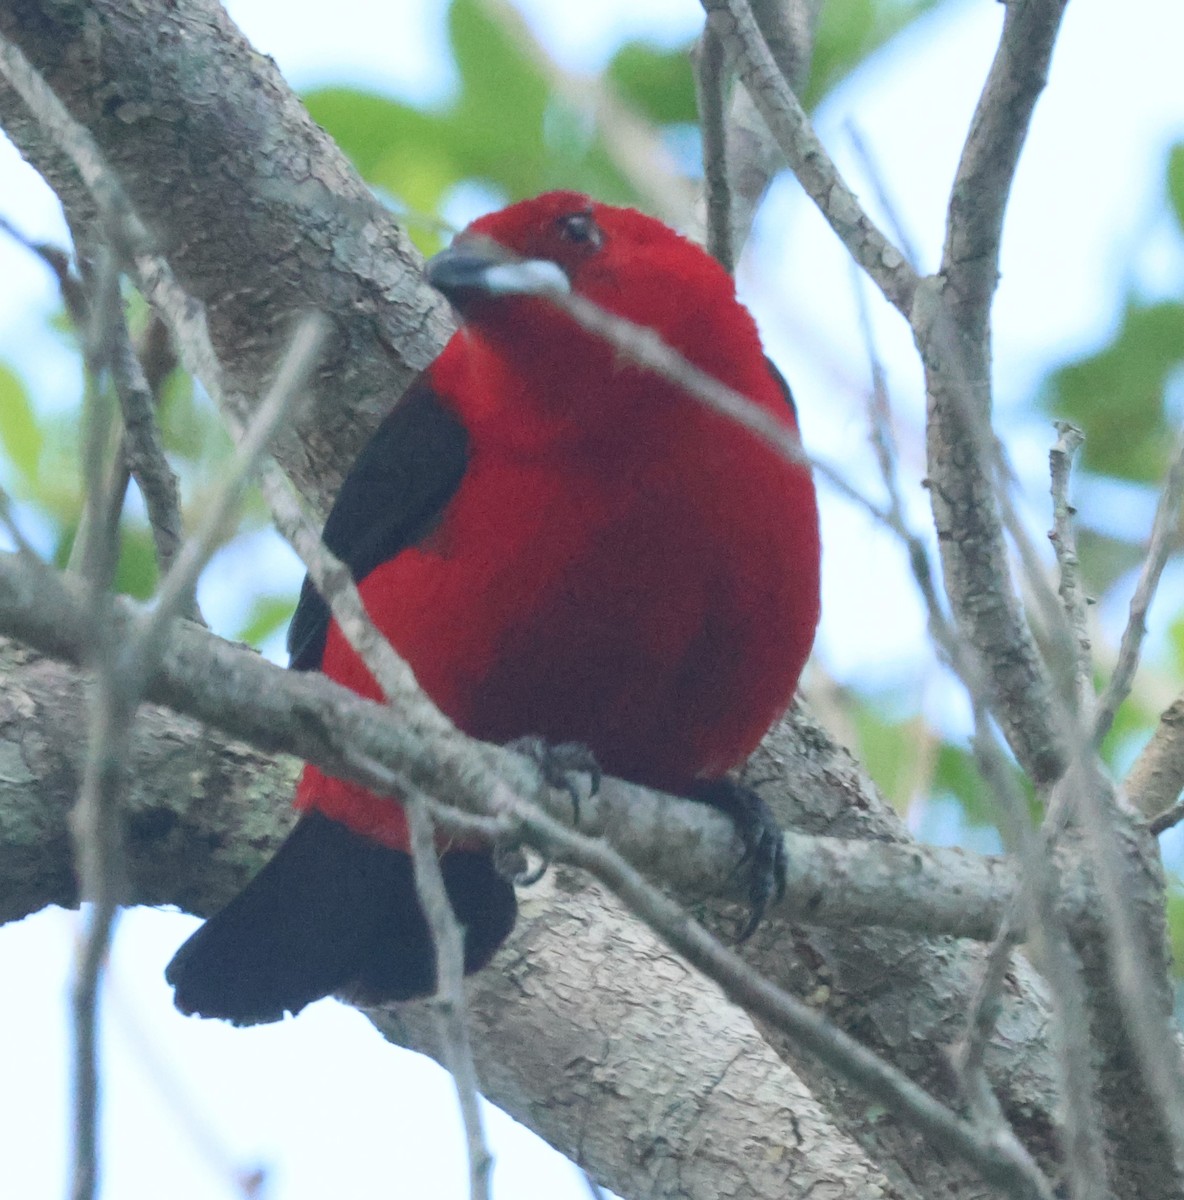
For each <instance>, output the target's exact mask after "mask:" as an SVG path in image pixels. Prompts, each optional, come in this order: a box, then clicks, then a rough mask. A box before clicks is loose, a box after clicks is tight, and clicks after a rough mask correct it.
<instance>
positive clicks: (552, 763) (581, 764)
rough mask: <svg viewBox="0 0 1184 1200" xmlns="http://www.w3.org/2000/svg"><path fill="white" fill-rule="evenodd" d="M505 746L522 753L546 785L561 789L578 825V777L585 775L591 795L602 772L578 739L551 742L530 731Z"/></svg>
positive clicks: (597, 784)
mask: <svg viewBox="0 0 1184 1200" xmlns="http://www.w3.org/2000/svg"><path fill="white" fill-rule="evenodd" d="M506 749H507V750H516V751H517V752H518V753H519V754H522V755H525V756H526V757H527V758H529V759H530V760H531V761H532V762H533V763H534V764H535V765H536V766H537V767H538V769H539V772H540V774H541V775H542V777H543V779H544V781H545V782H546V783H547V785H548V786H549V787H553V788H557V789H559V790H560V791H564V792H566V793H567V794H568V795H569V796H570V797H571V808H572V814H573V819H574V821H575V824H576V825H579V823H580V788H579V776H581V775H587V776H588V795H589V796H595V795H596V793H597V792H598V791H599V790H600V780H601V777H602V774H603V773H602V772H601V769H600V764H599V763H598V762H597V761H596V756H595V755H594V754H593V753H592V751H591V750H589V749H588V747H587V746H585V745H584V744H583V743H582V742H556V743H555V745H551V744H550V743H549V742H546V741H544V740H543V739H542V738H541V737H537V736H535V735H534V734H531V735H529V736H527V737H520V738H515V739H514V741H512V742H510V743H509V744H508V745H507V747H506Z"/></svg>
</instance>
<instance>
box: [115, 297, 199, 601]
mask: <svg viewBox="0 0 1184 1200" xmlns="http://www.w3.org/2000/svg"><path fill="white" fill-rule="evenodd" d="M116 335H117V336H116V341H115V353H114V354H113V356H112V360H111V379H112V382H113V383H114V384H115V394H116V395H117V396H118V397H119V407H120V410H121V412H122V413H123V446H122V457H123V461H124V463H125V464H126V466H127V469H128V470H129V471H130V472H131V474H132V478H133V479H134V480H135V481H136V486H137V487H139V489H140V495H141V496H143V497H144V507H145V508H146V509H147V510H148V524H149V527H150V528H151V530H152V539H153V541H154V542H155V544H156V560H157V563H158V565H159V568H160V574H161V576H162V577H163V576H165V575H167V574H168V572H169V569H170V568H171V567H172V565H173V559H174V557H175V556H176V554H177V550H178V548H179V547H180V545H181V538H182V536H183V526H182V521H181V497H180V490H179V489H178V487H177V477H176V475H174V474H173V470H172V468H171V467H170V466H169V463H168V459H167V457H166V456H165V452H164V443H163V442H162V440H161V437H160V430H159V428H158V427H157V424H156V401H155V397H154V396H153V394H152V389H151V387H150V386H149V384H148V380H147V379H146V378H145V375H144V369H143V367H142V366H141V364H140V359H139V356H138V355H137V354H136V351H135V347H134V346H133V345H132V340H131V335H130V334H129V332H128V328H127V321H126V320H125V319H124V318H123V315H122V313H121V314H120V316H119V321H118V326H117V329H116ZM187 610H188V611H187V612H186V613H185V615H186V616H190V617H193V616H195V615H196V607H195V604H194V602H193V601H192V600H190V601H189V603H188V605H187Z"/></svg>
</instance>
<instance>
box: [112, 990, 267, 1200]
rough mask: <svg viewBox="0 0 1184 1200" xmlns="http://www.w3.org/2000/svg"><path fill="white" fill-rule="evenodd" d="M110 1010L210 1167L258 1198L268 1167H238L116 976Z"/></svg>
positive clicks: (247, 1196)
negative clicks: (154, 1039) (150, 1034)
mask: <svg viewBox="0 0 1184 1200" xmlns="http://www.w3.org/2000/svg"><path fill="white" fill-rule="evenodd" d="M107 1000H108V1009H109V1012H110V1013H111V1016H112V1017H113V1018H114V1020H116V1021H117V1022H118V1023H119V1024H120V1026H121V1027H122V1032H123V1036H124V1037H125V1038H126V1039H127V1040H128V1042H129V1043H131V1047H132V1051H133V1053H134V1055H135V1058H136V1061H137V1064H138V1065H139V1066H140V1068H141V1069H142V1070H143V1071H144V1072H145V1074H146V1075H147V1076H148V1078H149V1080H150V1081H151V1083H152V1085H153V1087H155V1089H156V1091H157V1092H158V1093H159V1095H160V1097H161V1099H163V1101H164V1102H165V1104H166V1105H167V1106H168V1107H169V1108H170V1109H171V1110H172V1113H173V1116H174V1117H175V1118H176V1121H177V1124H178V1125H180V1126H181V1128H182V1129H184V1131H185V1132H186V1133H187V1134H188V1135H189V1139H190V1141H191V1142H192V1143H193V1146H194V1148H195V1149H196V1150H197V1152H198V1153H199V1154H200V1155H201V1157H202V1158H204V1159H205V1161H206V1162H207V1163H208V1164H209V1166H210V1167H211V1168H212V1169H213V1170H214V1171H216V1172H217V1173H218V1174H219V1175H221V1176H222V1178H223V1180H224V1181H225V1182H226V1183H227V1185H229V1186H230V1187H231V1188H234V1189H235V1190H236V1191H238V1192H239V1193H240V1194H241V1196H242V1200H257V1198H258V1197H260V1196H262V1195H263V1188H264V1186H265V1184H266V1182H267V1172H266V1170H265V1169H264V1168H263V1167H261V1166H257V1165H252V1166H239V1164H238V1163H237V1162H236V1161H235V1157H234V1154H233V1152H232V1151H231V1149H230V1147H229V1145H228V1144H227V1143H226V1142H225V1141H224V1140H223V1138H222V1137H221V1135H220V1134H219V1132H218V1130H217V1129H216V1128H215V1127H214V1125H213V1124H212V1123H211V1122H209V1121H208V1120H207V1119H206V1116H205V1114H204V1113H203V1112H202V1106H201V1105H200V1104H199V1103H197V1102H196V1101H195V1100H194V1098H193V1097H192V1096H191V1095H189V1093H188V1092H187V1090H186V1087H185V1085H184V1082H183V1080H182V1079H181V1078H180V1077H179V1075H178V1072H177V1070H176V1066H177V1063H176V1059H175V1058H174V1057H173V1056H172V1054H171V1053H170V1054H165V1053H162V1051H161V1049H160V1047H159V1046H157V1045H156V1044H155V1043H154V1042H153V1040H152V1039H151V1037H150V1036H149V1035H148V1032H147V1029H146V1027H145V1023H144V1021H143V1020H142V1019H141V1015H140V1014H139V1013H138V1012H136V1011H135V1008H134V1002H133V1000H132V999H131V998H130V997H129V996H128V995H127V994H126V993H125V992H124V991H123V989H122V988H120V986H119V980H118V977H117V976H116V975H112V976H110V977H109V978H108V980H107Z"/></svg>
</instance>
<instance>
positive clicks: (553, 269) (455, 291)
mask: <svg viewBox="0 0 1184 1200" xmlns="http://www.w3.org/2000/svg"><path fill="white" fill-rule="evenodd" d="M426 275H427V280H428V283H430V284H431V285H432V287H434V288H435V289H436V290H437V291H439V292H443V293H444V295H445V296H447V297H448V299H449V300H450V301H452V303H453V304H455V305H456V306H457V307H458V308H463V307H464V305H465V303H466V301H472V300H475V299H478V298H480V297H489V298H493V297H497V296H548V295H557V294H565V293H567V292H570V291H571V283H570V282H569V280H568V278H567V275H566V274H565V273H564V271H563V268H562V267H560V266H559V264H558V263H554V262H552V261H551V260H550V259H546V258H516V257H515V256H514V255H512V254H510V253H509V252H507V251H506V250H504V249H503V248H502V247H501V246H499V245H497V243H495V242H490V241H484V240H477V239H472V240H463V241H457V242H454V243H453V244H452V245H451V246H450V247H449V248H448V249H447V250H442V251H441V252H440V253H439V254H437V255H436V256H435V257H434V258H432V259H430V260H429V261H428V264H427V269H426Z"/></svg>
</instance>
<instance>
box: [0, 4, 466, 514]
mask: <svg viewBox="0 0 1184 1200" xmlns="http://www.w3.org/2000/svg"><path fill="white" fill-rule="evenodd" d="M0 34H2V35H3V36H5V37H7V38H9V39H10V40H11V41H13V42H14V43H15V44H17V45H18V46H20V47H21V49H22V50H23V51H24V53H25V55H26V56H27V57H28V58H29V60H30V61H31V62H32V63H33V64H34V65H35V66H36V67H37V69H38V70H39V71H40V72H41V73H42V75H44V77H45V78H46V80H47V82H48V83H49V84H50V86H51V87H52V88H53V89H54V91H55V92H56V93H57V95H58V96H59V97H60V98H61V99H62V101H63V102H64V103H65V104H66V107H67V108H68V110H69V111H70V113H71V114H72V115H73V117H74V118H75V119H76V120H77V121H79V122H80V123H81V124H82V126H83V127H84V128H86V129H87V130H88V131H89V132H90V134H91V136H92V137H93V138H94V139H95V142H96V143H97V144H98V146H99V149H100V150H101V151H102V153H103V155H104V158H105V159H106V161H107V162H108V163H109V164H111V166H112V167H113V169H114V170H115V171H116V173H117V174H118V177H119V179H120V181H121V183H122V185H123V187H124V189H125V191H126V193H127V194H128V196H129V197H130V199H131V203H132V205H133V207H134V209H135V211H136V213H137V214H138V215H139V216H140V217H141V219H142V220H143V221H144V222H145V224H146V226H147V228H148V232H149V234H150V236H151V239H152V242H153V244H154V245H155V247H156V248H157V250H158V251H159V252H160V253H162V254H164V255H165V256H166V257H167V259H168V261H169V263H170V265H171V267H172V269H173V270H174V272H175V273H176V275H177V277H178V279H179V281H180V282H181V284H182V286H184V288H185V289H186V291H188V292H189V293H190V294H192V295H194V296H196V297H197V298H198V299H200V300H201V301H202V302H203V304H204V305H205V306H206V311H207V314H208V319H209V324H210V330H211V336H212V337H213V339H214V341H215V344H216V345H217V346H218V350H219V355H220V357H221V359H222V360H223V361H224V362H225V363H226V364H227V370H228V372H229V378H228V384H229V385H230V386H231V387H232V388H233V389H234V390H235V391H238V392H241V393H242V394H244V395H247V396H261V395H262V394H263V393H264V391H265V390H266V388H265V385H266V380H267V373H268V372H269V371H270V370H271V368H272V366H273V364H274V363H276V362H277V361H278V360H279V357H280V354H281V352H282V350H283V346H284V344H285V341H286V339H287V337H288V335H289V334H290V332H291V325H292V320H293V317H294V316H295V315H296V314H298V313H302V312H306V311H308V310H309V309H310V308H315V309H319V310H320V311H322V312H325V313H331V314H349V318H350V319H348V320H341V321H339V322H338V327H337V330H336V337H335V338H334V340H333V342H332V343H331V345H330V347H329V349H328V352H327V356H326V360H325V362H324V364H323V366H322V368H321V371H320V373H319V376H318V379H317V381H316V382H315V385H314V389H313V390H314V396H313V403H312V404H311V405H310V406H309V409H308V411H307V412H306V413H305V414H304V416H303V418H302V420H301V421H300V422H298V423H297V424H296V426H295V427H294V428H293V429H292V430H291V431H289V432H288V434H287V436H286V437H285V438H283V439H282V441H281V443H280V444H279V445H278V446H277V455H278V456H279V458H280V459H281V461H282V462H283V464H284V466H285V469H287V470H288V471H289V473H290V474H291V475H292V476H293V478H294V479H295V480H296V481H297V483H298V484H299V485H300V488H301V490H302V492H304V494H305V495H308V496H311V497H319V498H320V500H321V501H322V503H323V502H324V501H325V500H326V498H327V497H328V496H331V495H332V494H333V491H334V490H335V488H336V485H337V483H338V482H339V481H340V479H341V476H342V475H343V474H344V472H345V470H346V468H347V467H348V465H349V463H350V462H351V461H352V459H353V457H354V455H355V454H356V452H357V450H358V449H359V448H360V446H361V444H362V442H363V441H364V440H365V437H366V434H367V433H368V432H369V430H370V429H372V428H373V426H374V425H375V424H376V423H377V421H378V419H379V418H380V417H381V415H382V414H383V413H384V412H386V410H387V409H389V407H390V406H391V404H392V403H393V402H394V401H395V399H396V398H397V397H398V396H399V395H400V394H401V393H402V391H403V390H404V388H405V387H406V385H407V383H408V382H409V381H410V379H411V377H412V375H413V374H414V373H415V372H416V371H418V370H420V369H422V368H423V367H424V366H425V365H426V364H427V363H428V362H429V361H430V359H431V358H432V357H433V355H434V354H435V353H436V351H437V350H438V349H439V346H440V344H441V342H442V341H443V337H444V335H445V333H446V332H447V330H448V328H449V326H450V323H451V316H450V314H449V311H448V308H447V305H446V304H445V303H444V301H443V300H442V299H441V298H440V297H439V296H438V295H437V294H435V293H434V292H432V291H431V290H430V289H429V288H428V287H427V286H426V285H425V284H424V283H423V282H422V279H421V277H420V274H419V270H418V267H419V263H420V259H419V256H418V254H417V253H416V251H415V249H414V247H413V246H412V245H411V243H410V241H409V240H408V239H407V237H406V235H405V234H404V233H403V232H402V231H401V230H400V229H399V228H398V226H397V225H395V223H394V221H393V220H392V218H391V216H390V214H389V213H388V212H386V211H385V210H384V209H383V207H382V206H381V205H380V204H379V203H378V201H377V200H375V199H374V197H373V196H372V195H371V194H370V192H369V190H368V189H367V188H366V186H365V184H364V183H363V182H362V180H360V179H359V178H358V176H357V174H356V173H355V172H354V170H353V168H352V167H351V166H350V165H349V163H348V162H347V161H346V160H345V158H344V157H343V155H342V154H341V152H340V151H339V150H338V149H337V147H336V146H335V145H334V144H333V143H332V141H331V140H330V139H329V138H328V136H327V135H326V134H325V133H324V131H323V130H321V129H320V128H319V127H317V126H316V125H315V124H314V123H313V122H312V120H311V119H310V118H309V116H308V114H307V113H306V112H305V111H304V109H303V107H302V106H301V104H300V102H299V100H298V99H297V98H296V97H295V96H294V95H293V94H292V92H291V91H290V90H289V89H288V87H287V85H286V84H285V83H284V81H283V79H282V78H281V77H280V75H279V72H278V71H277V70H276V67H275V65H274V63H272V62H271V60H269V59H267V58H264V57H263V56H262V55H260V54H258V53H256V52H255V51H254V50H253V49H252V48H251V47H250V46H249V45H248V44H247V42H246V41H245V40H244V38H243V37H242V35H241V33H239V31H238V30H237V29H236V28H235V26H234V25H233V24H232V23H231V21H230V20H229V18H228V17H227V15H226V13H225V11H224V10H223V8H222V6H221V5H220V4H219V3H217V0H184V3H181V4H176V5H165V4H160V5H154V4H150V5H147V6H145V5H142V4H136V3H132V2H131V0H86V2H85V3H82V2H80V0H69V2H67V3H61V4H56V3H55V4H42V3H39V2H37V0H13V2H12V3H6V4H5V5H4V6H3V7H2V9H0ZM149 63H150V64H151V69H147V68H146V64H149ZM0 124H2V125H3V126H4V128H5V129H6V131H7V132H8V133H9V134H10V135H11V136H12V137H13V139H14V140H15V141H16V143H17V145H18V147H19V148H20V149H21V151H22V153H24V154H25V156H26V157H27V158H29V159H30V160H31V161H32V162H33V164H34V166H36V167H38V169H40V170H41V171H42V173H43V174H44V175H45V176H46V178H47V179H48V180H49V182H50V183H51V184H52V185H53V186H54V188H55V190H56V191H58V193H59V195H61V196H62V197H63V200H64V201H65V203H66V205H67V213H68V215H69V216H70V217H71V221H72V224H73V225H74V227H75V228H76V229H77V228H79V227H80V226H81V227H83V228H91V229H93V228H94V220H95V217H94V210H93V205H92V204H91V203H90V201H89V199H87V198H85V197H84V196H82V195H81V194H80V190H79V188H78V185H77V175H76V172H75V171H74V170H73V168H72V167H71V166H67V165H66V164H64V163H63V159H62V154H61V152H60V150H58V149H57V148H56V147H54V146H52V145H49V144H47V140H46V139H45V137H44V135H43V134H42V133H41V131H40V130H39V129H38V127H37V125H36V123H35V122H30V120H29V117H28V112H27V110H26V109H25V108H24V105H23V104H22V103H21V101H20V100H19V99H18V98H17V97H16V96H15V95H14V94H13V93H12V92H11V91H10V90H9V89H7V88H2V87H0ZM231 214H233V215H231Z"/></svg>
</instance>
